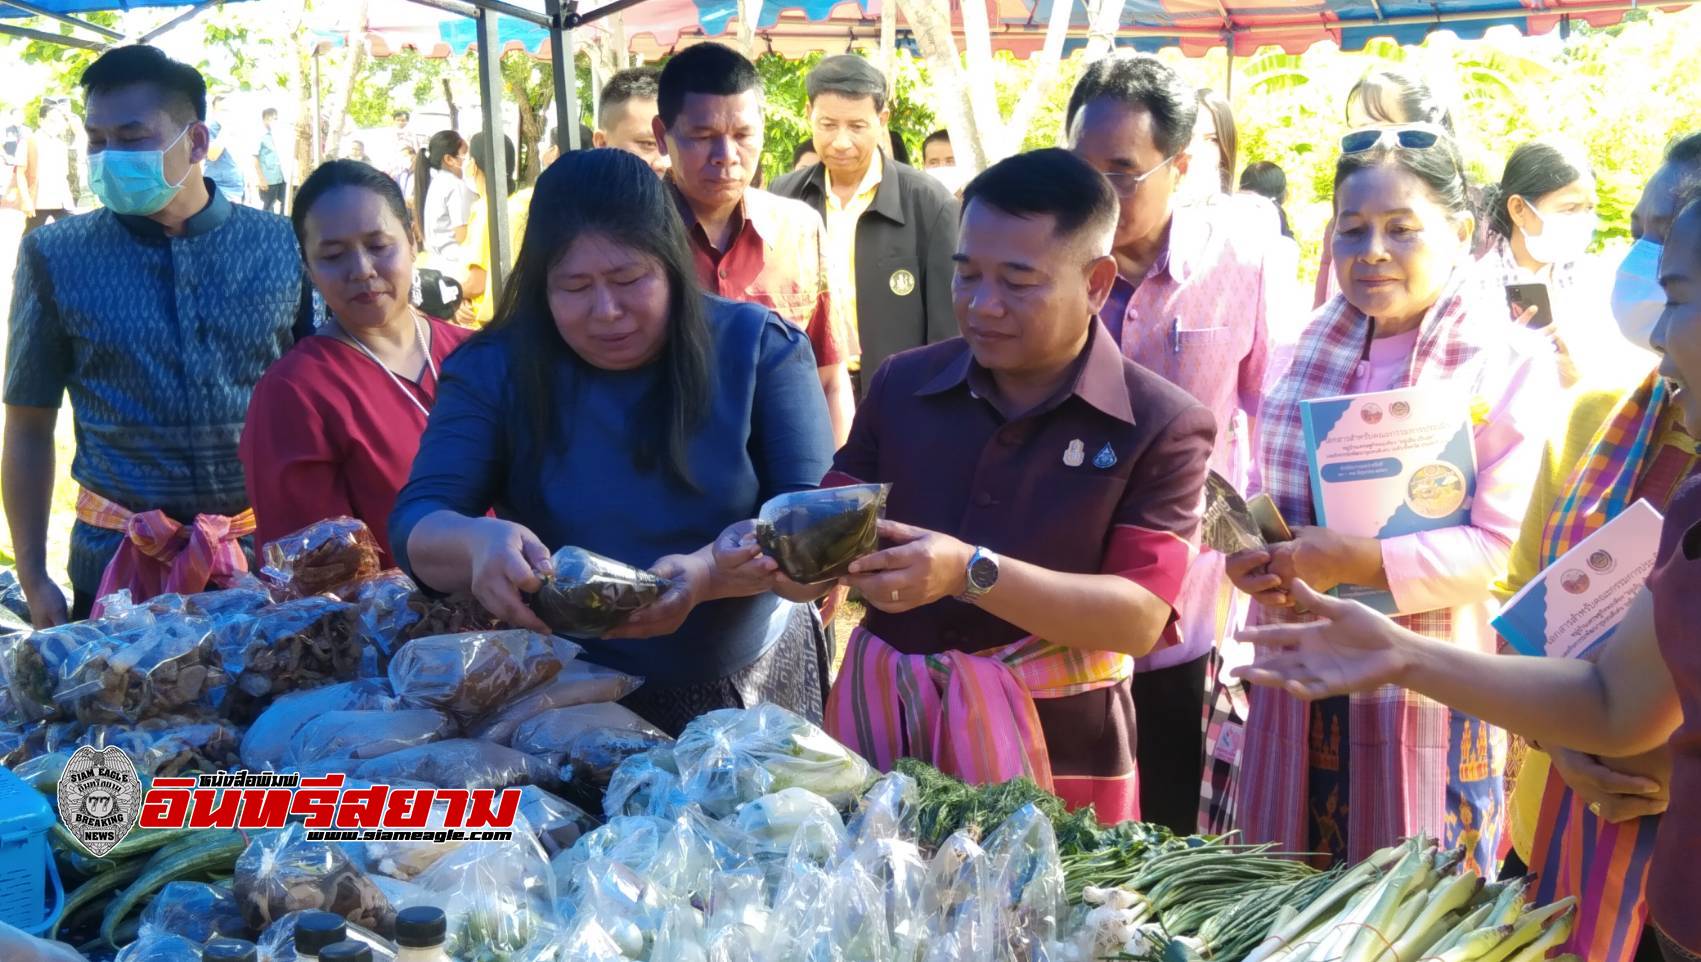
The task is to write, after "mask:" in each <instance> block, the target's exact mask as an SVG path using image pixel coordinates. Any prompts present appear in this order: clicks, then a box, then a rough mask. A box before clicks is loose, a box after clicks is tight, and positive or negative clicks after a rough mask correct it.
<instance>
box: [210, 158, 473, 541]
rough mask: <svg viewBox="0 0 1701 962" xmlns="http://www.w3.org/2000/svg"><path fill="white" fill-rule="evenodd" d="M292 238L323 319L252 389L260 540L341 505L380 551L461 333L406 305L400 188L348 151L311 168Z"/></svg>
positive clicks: (408, 271)
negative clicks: (319, 302) (445, 365)
mask: <svg viewBox="0 0 1701 962" xmlns="http://www.w3.org/2000/svg"><path fill="white" fill-rule="evenodd" d="M293 217H294V221H295V236H296V239H297V240H298V241H300V243H301V252H302V256H303V257H304V258H305V259H306V261H307V271H308V274H309V275H310V276H311V277H312V279H313V286H314V287H315V288H317V289H318V291H319V294H320V296H321V297H323V298H324V299H325V306H326V308H327V309H328V313H329V314H330V318H331V319H330V320H329V321H327V322H326V323H325V325H324V326H323V327H321V328H320V329H319V330H318V332H317V333H316V334H315V335H314V336H313V337H309V338H307V339H305V340H303V341H301V342H300V343H299V344H297V345H296V347H295V349H294V350H292V351H290V352H289V353H288V354H286V355H284V357H283V358H282V359H281V360H279V361H278V362H277V363H275V364H273V365H272V366H271V368H269V369H268V370H267V371H266V374H265V376H264V377H262V378H261V379H260V383H259V384H258V385H256V386H255V388H254V396H253V399H252V400H251V401H250V402H249V405H248V423H247V425H246V426H245V427H244V428H243V431H242V446H241V449H240V453H241V456H242V466H243V469H244V472H245V473H246V475H247V480H248V497H249V499H250V500H249V503H250V504H252V505H253V506H254V515H255V518H256V520H257V521H258V524H259V528H258V531H257V532H256V534H257V538H258V540H259V542H260V543H261V544H264V543H266V542H268V541H272V540H275V539H277V538H279V537H281V536H283V535H286V534H289V533H290V532H292V531H296V530H298V529H300V528H303V527H305V526H307V525H309V524H312V523H313V522H315V521H321V520H323V519H325V518H332V517H337V516H339V515H347V516H349V517H353V518H359V519H360V520H362V521H364V522H366V526H367V527H369V528H371V529H372V533H373V535H375V536H376V537H377V539H378V544H379V546H380V547H381V548H382V549H383V551H384V563H385V565H386V566H390V565H393V564H394V560H393V557H392V555H391V553H390V539H389V536H388V535H389V520H390V509H391V508H393V507H395V504H396V493H397V492H398V491H400V490H401V488H402V485H403V484H405V483H407V479H408V471H409V470H410V469H411V468H412V467H413V459H414V455H415V454H418V453H419V438H420V435H421V433H423V432H424V431H425V421H426V416H427V412H429V411H430V409H431V405H432V402H433V401H434V400H435V399H436V396H437V372H438V371H439V370H440V369H441V368H442V366H443V361H444V359H445V358H447V357H448V356H449V353H450V352H451V351H453V350H454V349H455V348H456V347H458V346H459V345H460V343H461V342H462V341H464V340H466V338H467V337H468V335H469V334H470V333H471V332H470V331H467V330H464V329H462V328H458V327H455V326H453V325H451V324H445V323H443V322H442V321H438V320H435V319H433V318H428V317H426V316H424V315H422V314H420V313H418V312H416V311H415V310H414V309H413V308H412V306H410V305H411V300H412V298H411V296H410V295H411V294H412V290H413V258H414V243H413V234H412V230H411V229H410V227H409V226H408V218H407V205H406V204H405V203H404V202H403V200H402V193H401V188H399V187H397V186H396V182H395V181H393V180H391V179H390V178H389V177H388V176H387V175H385V174H383V173H380V172H379V171H377V170H374V169H373V168H371V167H368V166H367V165H365V164H362V163H358V162H356V161H352V160H335V161H331V162H330V163H328V164H325V165H324V166H322V167H320V168H319V169H318V170H316V171H314V172H313V174H312V176H310V177H308V178H307V182H306V183H304V184H302V185H301V190H300V191H298V192H297V193H296V198H295V211H294V215H293Z"/></svg>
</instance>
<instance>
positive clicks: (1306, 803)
mask: <svg viewBox="0 0 1701 962" xmlns="http://www.w3.org/2000/svg"><path fill="white" fill-rule="evenodd" d="M1341 148H1342V155H1341V158H1340V161H1339V162H1338V164H1337V166H1336V170H1335V220H1336V225H1337V230H1336V233H1335V238H1334V250H1333V254H1334V263H1335V267H1336V271H1337V274H1338V279H1339V282H1340V285H1341V293H1340V294H1339V295H1336V296H1335V297H1334V298H1333V299H1332V300H1331V301H1330V302H1329V303H1328V304H1327V305H1325V306H1324V307H1323V309H1322V310H1320V311H1319V312H1318V313H1317V315H1316V316H1315V317H1314V318H1313V319H1312V321H1311V323H1310V325H1308V326H1307V328H1306V330H1305V333H1304V334H1302V335H1301V337H1300V341H1299V344H1298V347H1297V349H1296V351H1295V360H1294V362H1293V364H1292V366H1291V367H1290V368H1289V370H1288V372H1287V374H1286V375H1284V376H1283V377H1282V378H1281V379H1280V380H1278V381H1277V382H1276V383H1275V384H1274V386H1273V387H1272V388H1271V390H1270V391H1269V392H1268V393H1267V396H1266V397H1265V400H1264V407H1263V411H1262V421H1261V428H1262V430H1261V432H1260V437H1259V457H1258V468H1259V470H1260V472H1261V474H1262V489H1263V490H1264V491H1266V492H1268V493H1269V494H1270V495H1271V496H1272V498H1274V500H1275V502H1276V505H1277V507H1278V508H1279V509H1280V510H1281V512H1282V514H1283V516H1284V517H1285V518H1286V519H1287V521H1288V523H1289V525H1290V526H1291V527H1292V528H1293V533H1294V537H1293V540H1292V541H1288V542H1283V543H1279V544H1276V545H1273V546H1271V547H1270V548H1268V549H1264V550H1258V551H1248V552H1242V553H1239V554H1236V555H1233V556H1231V557H1230V558H1229V559H1228V561H1227V563H1226V570H1227V573H1228V576H1229V578H1230V579H1231V580H1232V581H1233V583H1234V585H1235V587H1237V588H1239V589H1240V590H1242V591H1244V592H1246V593H1247V594H1249V595H1251V596H1252V598H1253V600H1254V601H1255V602H1256V603H1257V606H1258V609H1259V610H1258V611H1257V612H1255V618H1259V619H1261V620H1266V621H1267V620H1277V621H1289V620H1293V619H1295V618H1299V617H1303V615H1302V613H1301V612H1300V611H1298V610H1297V609H1296V607H1295V604H1294V599H1293V595H1292V592H1291V589H1290V586H1291V584H1292V583H1293V581H1294V580H1296V579H1304V580H1306V581H1308V582H1310V583H1311V584H1313V585H1315V586H1317V587H1318V588H1319V590H1327V589H1329V588H1333V587H1335V586H1337V585H1342V584H1352V585H1363V586H1367V587H1370V588H1378V589H1383V590H1386V591H1389V592H1390V593H1391V594H1392V597H1393V600H1394V603H1395V604H1396V606H1397V608H1398V610H1399V612H1400V613H1401V615H1402V622H1403V623H1404V624H1407V625H1409V626H1411V627H1413V628H1414V629H1416V630H1419V631H1422V632H1424V633H1426V634H1429V635H1431V636H1433V637H1436V638H1439V639H1441V640H1443V641H1444V642H1446V643H1448V644H1452V645H1457V646H1460V647H1464V648H1469V649H1474V650H1480V651H1487V652H1492V651H1493V650H1494V647H1495V645H1494V634H1493V632H1492V631H1491V630H1490V628H1489V625H1488V616H1489V603H1490V601H1491V599H1490V597H1489V585H1490V583H1491V582H1492V581H1493V580H1494V578H1495V576H1496V575H1497V574H1499V572H1501V571H1502V570H1504V568H1505V565H1506V557H1507V552H1508V550H1509V548H1510V546H1511V544H1512V539H1513V538H1514V537H1515V536H1516V535H1517V532H1518V524H1519V522H1520V521H1521V520H1522V518H1523V515H1524V507H1525V504H1526V502H1527V501H1528V499H1529V491H1530V486H1531V484H1532V482H1533V480H1534V476H1535V473H1536V468H1537V462H1538V460H1539V458H1540V454H1541V446H1540V442H1539V440H1538V438H1537V433H1538V432H1539V431H1541V430H1542V428H1541V427H1540V425H1542V424H1543V422H1544V419H1545V418H1546V417H1548V416H1550V415H1551V411H1552V409H1551V403H1552V399H1553V397H1554V394H1555V392H1556V391H1557V384H1556V383H1555V372H1554V362H1553V355H1552V352H1551V351H1547V350H1544V349H1541V348H1540V345H1539V344H1536V345H1534V346H1532V342H1533V341H1536V339H1537V335H1535V334H1534V333H1533V332H1530V331H1527V330H1525V329H1522V328H1518V327H1516V326H1514V325H1512V324H1509V323H1507V322H1506V302H1505V299H1504V294H1503V293H1502V292H1501V291H1499V290H1498V289H1496V288H1494V287H1492V286H1490V285H1488V284H1484V283H1482V282H1481V280H1480V277H1481V272H1480V271H1478V270H1477V269H1476V267H1475V264H1474V263H1473V262H1472V260H1471V255H1470V239H1471V234H1472V231H1473V228H1474V226H1475V224H1474V218H1473V217H1472V215H1471V212H1470V208H1469V205H1468V203H1467V201H1466V198H1465V178H1464V165H1463V162H1462V161H1461V160H1460V157H1459V152H1458V148H1457V147H1456V146H1455V145H1454V143H1453V141H1452V139H1451V138H1450V137H1448V136H1447V133H1446V131H1445V130H1443V129H1442V128H1440V127H1437V126H1433V125H1428V124H1420V125H1409V126H1402V127H1373V128H1366V129H1362V130H1357V131H1353V132H1352V133H1349V134H1347V135H1346V136H1345V137H1344V138H1342V144H1341ZM1409 387H1417V388H1424V389H1430V390H1434V391H1438V392H1447V393H1450V394H1464V395H1467V396H1468V397H1470V398H1471V399H1472V402H1471V405H1470V406H1471V409H1472V422H1473V432H1472V441H1473V447H1474V449H1475V458H1476V466H1477V477H1476V490H1475V496H1474V499H1473V500H1472V501H1471V503H1470V509H1469V516H1468V519H1467V520H1466V522H1465V523H1463V524H1460V525H1458V526H1456V527H1451V528H1443V529H1439V530H1432V531H1427V532H1422V533H1418V534H1410V535H1402V536H1397V537H1388V538H1383V539H1376V538H1364V537H1354V536H1349V535H1345V534H1342V533H1340V532H1338V531H1333V530H1330V529H1328V528H1323V527H1317V526H1315V525H1314V524H1313V519H1314V518H1315V513H1314V511H1313V507H1312V504H1313V492H1312V480H1311V473H1310V470H1309V468H1308V466H1307V464H1308V457H1307V453H1306V442H1305V439H1304V431H1303V429H1302V426H1301V417H1300V402H1302V401H1304V400H1308V399H1312V398H1323V397H1334V396H1340V395H1347V394H1363V393H1369V392H1375V391H1385V390H1392V389H1396V388H1409ZM1504 751H1505V749H1504V736H1503V735H1502V734H1501V733H1500V732H1498V731H1495V730H1490V729H1488V728H1487V727H1486V726H1485V725H1483V724H1482V723H1481V722H1479V721H1476V720H1475V719H1472V718H1469V717H1466V716H1463V715H1453V716H1450V715H1449V713H1448V712H1447V710H1446V709H1445V708H1443V707H1441V706H1438V705H1435V704H1433V703H1429V702H1425V701H1423V700H1422V699H1415V698H1410V697H1408V696H1406V695H1405V694H1404V693H1401V692H1396V691H1392V690H1385V691H1381V692H1377V693H1374V694H1372V695H1370V696H1365V697H1360V698H1354V699H1352V700H1351V701H1350V702H1349V701H1347V700H1346V699H1339V700H1335V701H1330V702H1323V703H1319V704H1317V705H1313V706H1306V705H1304V704H1302V703H1300V702H1299V701H1297V700H1295V699H1292V698H1290V697H1288V696H1287V695H1285V694H1283V693H1280V692H1258V693H1256V694H1255V695H1254V698H1253V701H1252V706H1251V713H1250V717H1249V719H1248V724H1247V735H1246V749H1245V762H1244V769H1243V773H1242V782H1241V795H1240V811H1241V813H1242V814H1241V828H1242V829H1243V830H1244V832H1245V834H1246V835H1247V837H1248V839H1249V840H1251V841H1254V842H1266V841H1273V842H1276V843H1278V844H1280V845H1283V846H1285V850H1286V851H1294V852H1323V853H1328V855H1329V856H1331V857H1332V858H1333V859H1336V860H1340V859H1347V860H1351V861H1358V860H1360V859H1362V858H1364V857H1365V856H1366V855H1368V854H1369V853H1371V852H1372V851H1374V850H1376V849H1378V848H1381V847H1383V846H1385V845H1388V844H1390V843H1391V842H1393V841H1394V840H1396V839H1398V838H1401V837H1403V836H1407V835H1413V834H1416V833H1418V832H1429V833H1431V834H1434V835H1437V836H1441V837H1444V838H1445V839H1447V844H1448V845H1453V844H1456V843H1460V842H1464V843H1465V844H1466V846H1467V848H1468V849H1469V850H1470V851H1469V855H1468V864H1470V865H1472V866H1473V867H1475V868H1477V869H1479V870H1481V871H1483V872H1484V873H1485V874H1489V875H1492V874H1493V872H1494V870H1495V866H1496V864H1497V861H1498V858H1497V855H1498V853H1497V846H1498V841H1499V833H1500V815H1501V811H1502V808H1503V807H1504V806H1503V798H1502V795H1503V793H1502V791H1501V771H1502V769H1503V767H1504V762H1505V758H1504Z"/></svg>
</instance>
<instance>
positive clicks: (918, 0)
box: [897, 0, 988, 172]
mask: <svg viewBox="0 0 1701 962" xmlns="http://www.w3.org/2000/svg"><path fill="white" fill-rule="evenodd" d="M897 3H898V7H899V9H900V10H901V11H902V12H903V14H904V19H906V20H908V21H909V22H910V26H912V27H914V28H915V37H916V45H917V46H918V47H920V48H921V55H922V57H923V58H925V59H926V60H927V67H928V77H929V79H930V80H932V81H933V85H934V88H935V95H934V96H935V98H936V99H935V106H936V107H937V108H938V110H939V113H940V114H941V115H942V116H943V117H944V119H945V129H946V130H947V131H949V132H950V134H951V149H952V150H954V151H955V152H956V154H957V166H958V167H962V168H966V169H968V170H970V171H974V172H979V171H982V170H985V169H986V166H987V156H988V152H987V147H986V143H985V141H983V140H982V137H981V130H980V126H979V124H978V121H977V118H976V117H975V112H974V110H973V109H972V108H971V107H970V106H969V94H968V82H967V78H965V77H964V75H963V62H962V59H961V58H960V57H958V55H957V40H956V38H955V37H954V36H952V34H951V11H950V8H949V6H947V3H948V0H897Z"/></svg>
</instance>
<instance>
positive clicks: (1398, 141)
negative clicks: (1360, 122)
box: [1341, 124, 1446, 154]
mask: <svg viewBox="0 0 1701 962" xmlns="http://www.w3.org/2000/svg"><path fill="white" fill-rule="evenodd" d="M1445 133H1446V132H1445V131H1443V130H1442V129H1441V128H1440V127H1437V126H1435V125H1433V124H1404V125H1401V126H1397V127H1365V128H1362V129H1360V130H1354V131H1352V132H1351V133H1348V134H1346V135H1345V136H1343V137H1342V138H1341V153H1343V154H1362V153H1364V152H1365V151H1367V150H1374V149H1375V148H1377V147H1381V146H1384V145H1387V146H1390V147H1403V148H1405V149H1406V150H1428V149H1429V148H1431V147H1434V146H1435V145H1436V144H1437V143H1439V142H1440V140H1441V138H1442V136H1444V135H1445Z"/></svg>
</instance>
